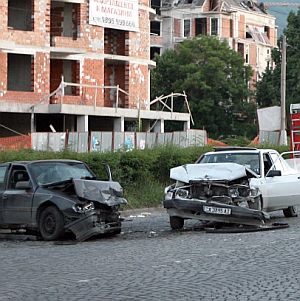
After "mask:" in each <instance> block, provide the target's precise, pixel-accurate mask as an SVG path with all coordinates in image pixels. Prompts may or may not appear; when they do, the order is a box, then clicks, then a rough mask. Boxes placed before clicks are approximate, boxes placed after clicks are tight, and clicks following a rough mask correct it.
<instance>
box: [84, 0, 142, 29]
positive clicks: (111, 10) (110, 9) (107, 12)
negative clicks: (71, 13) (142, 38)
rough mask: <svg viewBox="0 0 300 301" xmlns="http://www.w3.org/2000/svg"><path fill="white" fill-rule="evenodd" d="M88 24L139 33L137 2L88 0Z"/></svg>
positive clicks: (131, 0)
mask: <svg viewBox="0 0 300 301" xmlns="http://www.w3.org/2000/svg"><path fill="white" fill-rule="evenodd" d="M89 23H90V24H92V25H97V26H101V27H109V28H115V29H120V30H127V31H139V5H138V0H90V8H89Z"/></svg>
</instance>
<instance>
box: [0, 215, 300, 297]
mask: <svg viewBox="0 0 300 301" xmlns="http://www.w3.org/2000/svg"><path fill="white" fill-rule="evenodd" d="M144 216H145V217H141V216H140V217H139V215H135V217H127V218H126V221H125V222H124V227H123V228H124V232H123V233H122V234H121V235H119V236H117V237H114V238H102V239H96V240H92V241H87V242H83V243H78V244H74V242H68V241H67V242H62V243H60V244H57V243H56V244H55V243H50V242H43V241H8V240H0V283H1V285H0V301H3V300H22V301H23V300H24V301H26V300H28V301H29V300H30V301H32V300H255V301H256V300H300V217H298V218H291V219H285V218H283V216H282V214H281V213H280V212H278V213H275V214H272V216H273V218H272V222H275V221H277V222H288V223H289V224H290V227H289V228H287V229H282V230H275V231H267V232H254V233H239V234H214V233H206V232H204V231H195V230H193V229H194V226H195V224H194V223H193V222H190V223H188V225H187V227H186V229H185V230H184V231H182V232H172V231H170V229H169V224H168V216H167V215H166V214H165V213H164V211H154V212H152V213H151V215H144ZM72 243H73V244H72Z"/></svg>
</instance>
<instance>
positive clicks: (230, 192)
mask: <svg viewBox="0 0 300 301" xmlns="http://www.w3.org/2000/svg"><path fill="white" fill-rule="evenodd" d="M228 195H229V196H230V197H231V198H237V197H239V190H238V189H237V188H229V189H228Z"/></svg>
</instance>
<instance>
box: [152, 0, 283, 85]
mask: <svg viewBox="0 0 300 301" xmlns="http://www.w3.org/2000/svg"><path fill="white" fill-rule="evenodd" d="M152 7H153V9H156V15H155V17H153V18H152V20H151V58H153V57H154V55H155V54H156V53H157V54H161V53H163V51H164V50H166V49H168V48H174V47H176V45H178V43H181V42H182V41H184V40H185V39H188V38H191V37H196V36H201V35H205V36H207V35H209V36H215V37H218V38H219V39H221V40H224V41H226V42H227V43H228V45H229V47H230V48H231V49H233V50H235V51H236V52H238V53H240V54H241V56H242V57H243V58H244V61H245V64H247V65H250V66H251V67H252V69H253V71H254V72H253V77H252V82H251V83H250V85H251V86H252V87H254V86H255V83H256V81H257V80H259V78H260V76H261V75H262V73H263V72H264V71H265V69H266V67H267V66H271V64H273V62H272V61H271V51H272V49H273V48H274V47H276V45H277V27H276V25H275V17H274V16H272V15H271V14H269V13H268V11H267V9H266V7H265V6H264V5H263V4H262V3H260V4H258V2H257V1H256V0H244V1H241V0H152Z"/></svg>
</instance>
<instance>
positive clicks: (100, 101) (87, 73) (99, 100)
mask: <svg viewBox="0 0 300 301" xmlns="http://www.w3.org/2000/svg"><path fill="white" fill-rule="evenodd" d="M82 70H83V71H82V78H81V82H82V84H86V85H96V86H101V85H103V84H104V77H103V75H104V62H103V60H100V59H99V60H96V59H84V61H83V68H82ZM95 96H96V105H97V106H104V91H103V89H97V90H96V89H95V88H83V99H84V102H85V103H86V104H89V105H94V102H95Z"/></svg>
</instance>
